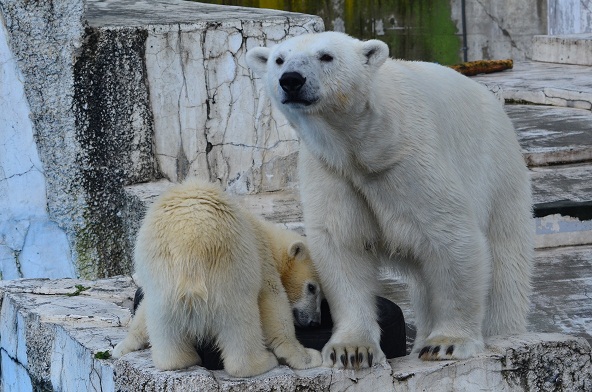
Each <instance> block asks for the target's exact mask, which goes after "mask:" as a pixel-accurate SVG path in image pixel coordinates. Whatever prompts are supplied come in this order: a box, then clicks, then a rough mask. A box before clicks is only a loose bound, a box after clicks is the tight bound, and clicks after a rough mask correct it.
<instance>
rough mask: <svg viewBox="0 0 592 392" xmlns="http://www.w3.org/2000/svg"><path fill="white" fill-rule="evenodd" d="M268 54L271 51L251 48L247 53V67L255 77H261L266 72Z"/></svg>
mask: <svg viewBox="0 0 592 392" xmlns="http://www.w3.org/2000/svg"><path fill="white" fill-rule="evenodd" d="M269 52H271V49H269V48H263V47H258V48H253V49H250V50H249V51H248V52H247V65H248V66H249V68H251V69H252V70H253V72H255V74H256V75H257V76H263V75H265V73H266V72H267V59H268V58H269Z"/></svg>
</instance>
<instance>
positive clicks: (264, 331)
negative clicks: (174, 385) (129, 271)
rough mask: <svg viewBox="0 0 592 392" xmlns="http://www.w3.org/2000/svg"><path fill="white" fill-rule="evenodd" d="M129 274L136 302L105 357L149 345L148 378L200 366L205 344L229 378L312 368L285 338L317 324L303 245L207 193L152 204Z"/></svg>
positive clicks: (213, 190)
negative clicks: (152, 372) (282, 366)
mask: <svg viewBox="0 0 592 392" xmlns="http://www.w3.org/2000/svg"><path fill="white" fill-rule="evenodd" d="M134 267H135V271H136V276H137V278H138V281H139V283H140V285H141V286H142V289H143V291H144V299H143V300H142V302H141V303H140V306H139V307H138V309H137V311H136V315H135V316H134V318H133V319H132V322H131V324H130V327H129V332H128V335H127V336H126V338H125V339H124V340H123V341H122V342H120V343H119V344H118V345H117V346H116V347H115V349H114V350H113V356H114V357H116V358H119V357H121V356H122V355H124V354H126V353H128V352H130V351H135V350H138V349H141V348H144V347H145V346H146V345H147V343H148V341H149V342H150V343H151V345H152V360H153V362H154V365H155V366H156V367H157V368H159V369H162V370H173V369H181V368H186V367H189V366H192V365H200V364H201V358H200V357H199V355H198V354H197V351H196V347H195V346H196V343H197V341H199V340H201V339H206V338H213V339H215V341H216V343H217V345H218V347H219V348H220V351H221V357H222V360H223V362H224V369H225V370H226V371H227V372H228V374H230V375H232V376H237V377H248V376H254V375H257V374H261V373H264V372H266V371H268V370H270V369H271V368H273V367H274V366H276V365H277V364H278V359H280V360H281V361H283V362H284V363H286V364H287V365H289V366H291V367H294V368H297V369H306V368H311V367H316V366H320V365H321V363H322V359H321V354H320V353H319V352H318V351H316V350H313V349H307V348H305V347H303V346H302V345H301V344H300V343H299V342H298V340H297V339H296V335H295V330H294V323H295V322H296V323H297V324H299V325H302V326H307V325H308V324H312V323H318V322H320V306H321V296H322V294H321V288H320V285H319V283H318V278H317V276H316V271H315V270H314V266H313V264H312V261H311V260H310V257H309V252H308V250H307V248H306V246H305V244H304V242H303V238H302V237H301V236H300V235H298V234H296V233H295V232H291V231H288V230H285V229H282V228H279V227H277V226H275V225H272V224H271V223H267V222H264V221H262V220H260V219H257V218H255V217H254V216H253V215H252V214H250V213H249V212H248V211H246V210H245V209H244V208H241V207H240V206H239V205H238V204H237V203H236V202H235V201H233V200H232V199H231V197H230V196H228V195H226V194H225V193H224V192H222V190H221V189H220V187H218V186H217V185H214V184H210V183H206V182H202V181H198V180H190V181H187V182H185V183H183V184H179V185H175V186H174V187H173V188H171V189H170V190H169V191H167V192H166V193H165V194H163V195H162V196H161V197H159V198H158V200H156V201H155V202H154V203H153V204H152V205H151V206H150V208H149V209H148V211H147V213H146V216H145V218H144V221H143V222H142V226H141V227H140V230H139V232H138V237H137V241H136V248H135V252H134ZM293 316H294V317H295V318H296V320H294V318H293ZM268 348H269V349H270V350H271V351H269V350H268ZM274 354H275V356H274Z"/></svg>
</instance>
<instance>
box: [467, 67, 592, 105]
mask: <svg viewBox="0 0 592 392" xmlns="http://www.w3.org/2000/svg"><path fill="white" fill-rule="evenodd" d="M472 79H474V80H476V81H478V82H480V83H482V84H484V85H485V86H486V87H487V88H489V89H490V90H491V91H492V92H493V93H494V94H496V95H498V96H501V97H502V98H503V99H504V100H505V101H506V102H513V103H523V102H526V103H534V104H539V105H552V106H566V107H574V108H579V109H587V110H590V109H591V108H592V67H589V66H584V65H570V64H551V63H542V62H536V61H520V62H515V63H514V68H513V69H511V70H506V71H503V72H498V73H492V74H486V75H477V76H473V77H472Z"/></svg>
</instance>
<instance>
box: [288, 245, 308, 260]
mask: <svg viewBox="0 0 592 392" xmlns="http://www.w3.org/2000/svg"><path fill="white" fill-rule="evenodd" d="M307 253H308V250H307V249H306V245H304V242H302V241H296V242H292V244H290V247H289V248H288V256H290V257H291V258H293V259H296V260H304V259H305V258H306V255H307Z"/></svg>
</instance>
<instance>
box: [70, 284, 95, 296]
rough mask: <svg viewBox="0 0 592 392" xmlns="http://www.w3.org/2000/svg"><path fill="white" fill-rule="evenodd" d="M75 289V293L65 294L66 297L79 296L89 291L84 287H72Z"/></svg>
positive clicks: (79, 285) (78, 285)
mask: <svg viewBox="0 0 592 392" xmlns="http://www.w3.org/2000/svg"><path fill="white" fill-rule="evenodd" d="M74 287H75V288H76V291H75V292H73V293H68V294H66V295H67V296H68V297H75V296H77V295H80V293H82V292H83V291H86V290H88V289H90V287H85V286H83V285H81V284H77V285H76V286H74Z"/></svg>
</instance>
